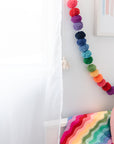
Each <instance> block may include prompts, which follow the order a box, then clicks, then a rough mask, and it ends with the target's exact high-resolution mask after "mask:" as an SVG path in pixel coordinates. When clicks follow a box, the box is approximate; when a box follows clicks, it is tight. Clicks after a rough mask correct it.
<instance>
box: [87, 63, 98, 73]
mask: <svg viewBox="0 0 114 144" xmlns="http://www.w3.org/2000/svg"><path fill="white" fill-rule="evenodd" d="M87 69H88V71H90V72H93V71H95V70H96V66H95V65H94V64H91V65H89V66H88V68H87Z"/></svg>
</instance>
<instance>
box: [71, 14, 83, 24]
mask: <svg viewBox="0 0 114 144" xmlns="http://www.w3.org/2000/svg"><path fill="white" fill-rule="evenodd" d="M81 20H82V17H81V16H80V15H77V16H73V17H72V18H71V21H72V22H73V23H78V22H81Z"/></svg>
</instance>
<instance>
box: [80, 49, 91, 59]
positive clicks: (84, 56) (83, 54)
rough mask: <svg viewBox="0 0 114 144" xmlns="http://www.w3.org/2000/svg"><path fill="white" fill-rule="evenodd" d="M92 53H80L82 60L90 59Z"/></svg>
mask: <svg viewBox="0 0 114 144" xmlns="http://www.w3.org/2000/svg"><path fill="white" fill-rule="evenodd" d="M91 55H92V53H91V51H90V50H87V51H86V52H84V53H82V57H83V58H89V57H91Z"/></svg>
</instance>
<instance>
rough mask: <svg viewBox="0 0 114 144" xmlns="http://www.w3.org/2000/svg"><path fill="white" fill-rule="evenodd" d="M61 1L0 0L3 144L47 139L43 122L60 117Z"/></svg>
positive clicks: (0, 129)
mask: <svg viewBox="0 0 114 144" xmlns="http://www.w3.org/2000/svg"><path fill="white" fill-rule="evenodd" d="M61 3H62V2H61V0H43V1H42V0H19V1H16V0H4V1H0V143H1V144H43V143H45V137H44V133H43V132H44V121H46V120H54V119H59V120H60V117H61V108H62V107H61V106H62V68H61V47H62V43H61V14H62V13H61ZM58 135H59V125H58Z"/></svg>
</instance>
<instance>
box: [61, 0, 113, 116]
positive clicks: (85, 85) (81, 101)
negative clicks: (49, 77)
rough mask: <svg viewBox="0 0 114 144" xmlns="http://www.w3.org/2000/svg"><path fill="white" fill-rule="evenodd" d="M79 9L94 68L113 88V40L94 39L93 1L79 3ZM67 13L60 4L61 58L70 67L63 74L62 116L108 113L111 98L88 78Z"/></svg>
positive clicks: (110, 38) (108, 38)
mask: <svg viewBox="0 0 114 144" xmlns="http://www.w3.org/2000/svg"><path fill="white" fill-rule="evenodd" d="M78 7H79V8H80V10H81V15H82V17H83V23H84V31H85V32H86V34H87V41H88V44H89V45H90V50H91V51H92V52H93V58H94V64H96V65H97V68H98V69H99V70H100V73H102V74H103V76H104V78H105V79H106V80H107V81H109V82H111V84H112V85H114V67H113V61H114V37H97V36H95V35H94V26H95V17H94V0H86V1H85V0H79V4H78ZM68 13H69V9H68V8H67V6H66V2H65V1H64V4H63V23H62V24H63V29H62V35H63V56H65V57H66V58H67V59H68V61H69V63H70V70H69V71H68V72H67V71H64V72H63V82H64V85H63V86H64V100H63V102H64V103H63V116H64V117H67V116H71V115H73V114H81V113H88V112H96V111H101V110H110V109H112V107H113V106H114V96H108V95H107V94H106V93H105V92H104V91H103V90H102V89H101V88H99V87H98V86H97V85H96V83H95V82H94V81H93V80H92V78H91V77H90V75H89V73H88V71H87V70H86V65H85V64H83V62H82V58H81V56H80V52H79V50H78V47H77V45H76V40H75V38H74V34H75V31H74V30H73V28H72V23H71V21H70V16H69V15H68Z"/></svg>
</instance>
